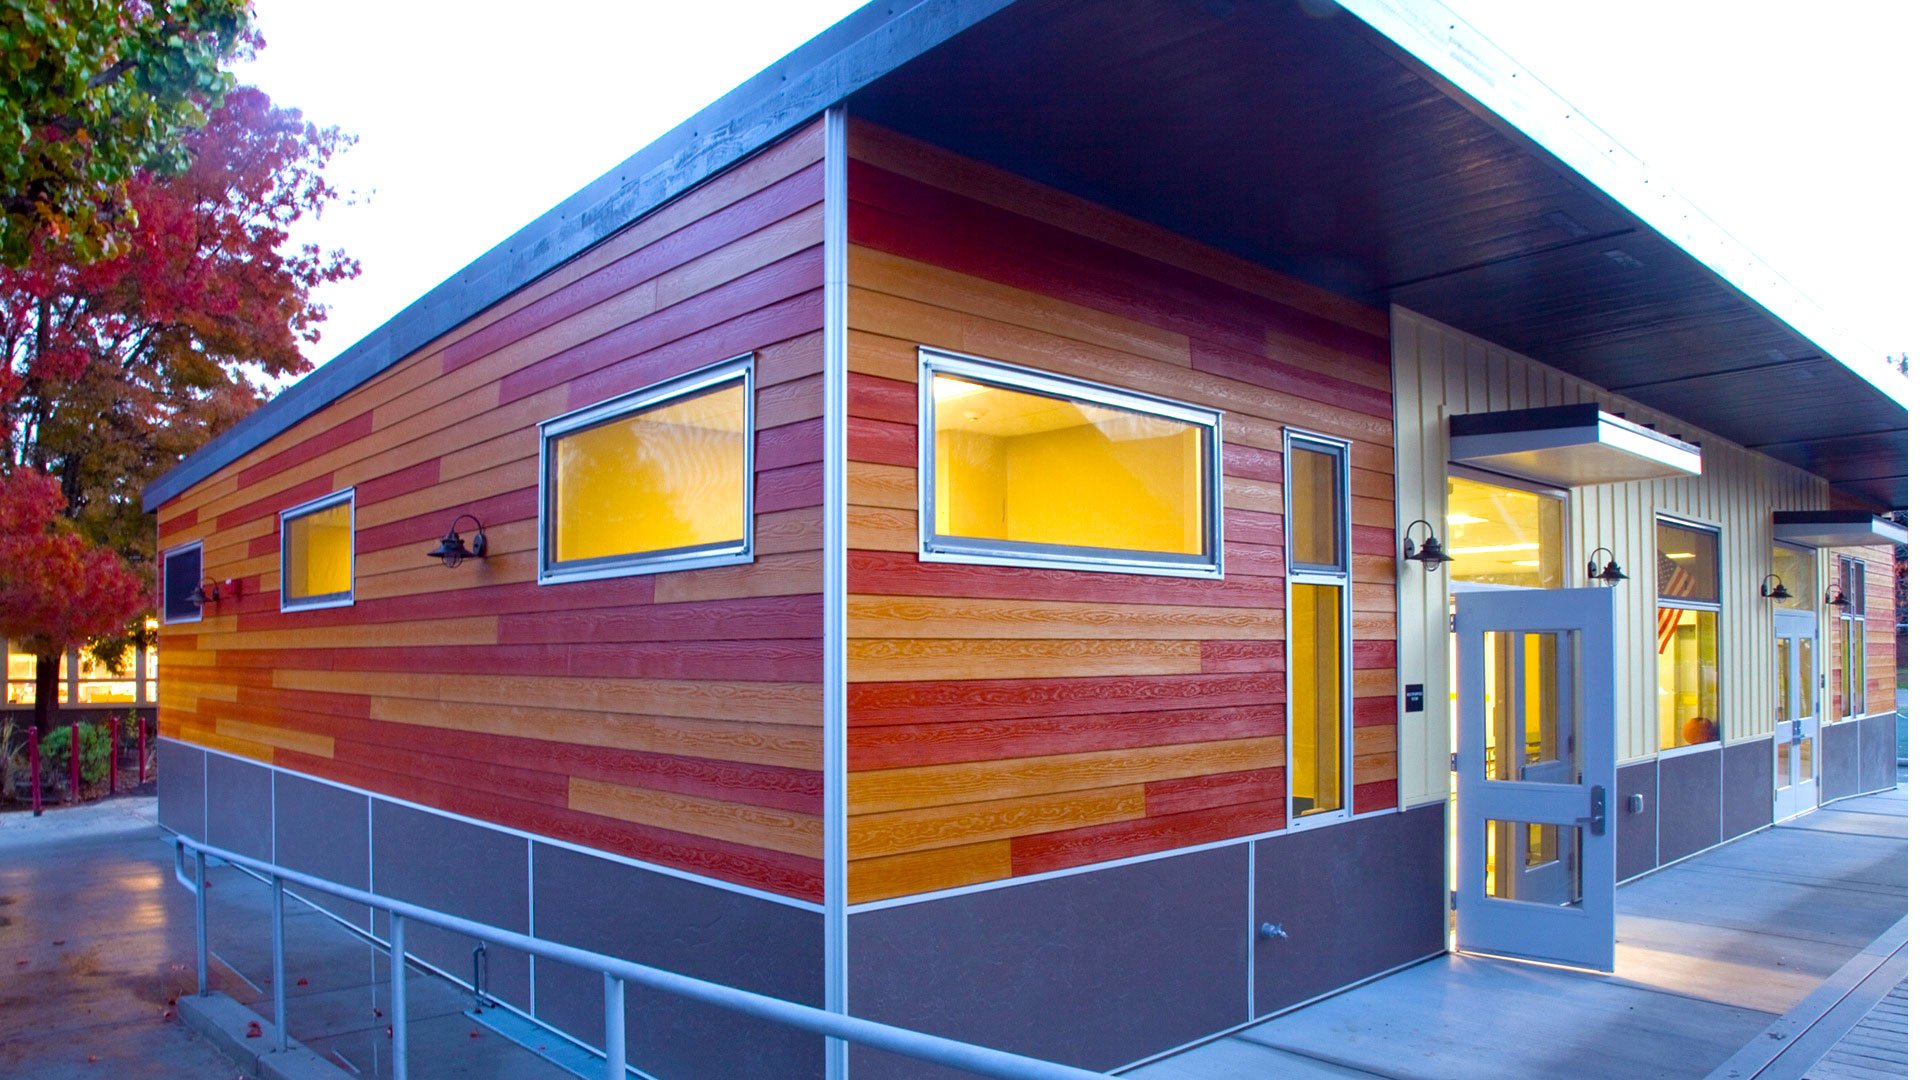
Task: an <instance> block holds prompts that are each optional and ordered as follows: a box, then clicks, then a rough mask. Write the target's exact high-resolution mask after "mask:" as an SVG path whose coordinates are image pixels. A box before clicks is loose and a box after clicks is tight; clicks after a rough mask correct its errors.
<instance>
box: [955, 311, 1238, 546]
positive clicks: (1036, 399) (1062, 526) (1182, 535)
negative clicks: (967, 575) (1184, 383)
mask: <svg viewBox="0 0 1920 1080" xmlns="http://www.w3.org/2000/svg"><path fill="white" fill-rule="evenodd" d="M920 356H921V381H920V390H921V421H920V422H921V445H920V451H921V453H920V456H921V469H920V502H921V527H920V541H921V546H920V554H921V557H922V558H923V559H926V560H929V561H934V562H984V563H994V564H999V565H1025V566H1043V567H1066V568H1073V569H1085V570H1115V571H1129V572H1135V573H1161V574H1180V575H1187V576H1193V577H1218V576H1219V575H1220V573H1221V538H1220V534H1221V524H1220V518H1221V509H1220V505H1221V504H1220V486H1221V481H1220V446H1219V431H1220V428H1219V425H1220V414H1219V413H1216V412H1213V411H1211V410H1208V409H1196V408H1193V407H1191V406H1186V405H1181V404H1178V403H1176V402H1171V401H1163V400H1161V399H1158V398H1151V397H1148V396H1146V395H1144V394H1136V393H1132V392H1130V391H1126V390H1121V389H1118V388H1116V387H1110V386H1098V385H1095V384H1092V383H1085V382H1081V381H1079V380H1076V379H1066V378H1062V377H1059V376H1055V375H1048V374H1046V373H1044V372H1038V371H1031V370H1028V369H1025V368H1016V367H1012V366H1010V365H1004V364H996V363H992V362H989V361H985V360H974V359H971V358H968V357H960V356H953V355H950V354H947V353H942V352H938V351H935V350H932V349H923V350H921V354H920Z"/></svg>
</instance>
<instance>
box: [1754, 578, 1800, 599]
mask: <svg viewBox="0 0 1920 1080" xmlns="http://www.w3.org/2000/svg"><path fill="white" fill-rule="evenodd" d="M1769 581H1771V582H1773V588H1771V589H1769V588H1767V582H1769ZM1760 599H1762V600H1791V599H1793V594H1792V593H1790V592H1788V591H1787V583H1786V582H1784V581H1782V580H1780V575H1779V574H1768V575H1767V576H1766V577H1763V578H1761V579H1760Z"/></svg>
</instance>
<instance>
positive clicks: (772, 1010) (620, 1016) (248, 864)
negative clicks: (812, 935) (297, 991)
mask: <svg viewBox="0 0 1920 1080" xmlns="http://www.w3.org/2000/svg"><path fill="white" fill-rule="evenodd" d="M168 839H169V841H170V842H172V843H173V844H174V845H175V850H174V857H175V863H176V874H178V864H179V863H180V862H181V861H182V860H183V858H184V855H185V852H186V851H188V850H191V851H192V852H193V877H192V879H191V880H190V881H189V885H190V886H191V887H192V888H193V895H194V901H193V932H194V952H195V954H196V956H195V959H196V961H197V963H198V968H197V970H198V976H199V984H198V987H199V989H198V992H199V994H200V995H201V996H202V997H204V996H206V993H207V894H206V882H207V857H208V856H209V855H211V856H213V857H214V858H216V859H219V860H220V861H222V862H226V863H231V864H232V865H234V866H238V867H241V868H243V869H247V870H251V871H253V872H254V873H257V874H261V875H263V876H265V877H266V878H267V879H268V881H269V883H270V884H271V885H272V887H273V1014H274V1015H273V1023H274V1044H275V1048H276V1049H280V1050H285V1049H286V1046H287V1041H286V1040H287V1022H286V1021H287V999H286V990H285V984H286V980H285V979H284V977H283V976H284V975H285V967H286V955H285V931H284V929H283V925H284V920H285V914H284V910H285V909H284V904H285V900H284V896H285V892H286V887H287V886H288V885H300V886H303V887H305V888H309V889H315V890H317V891H319V892H323V893H327V894H329V895H331V896H337V897H339V898H341V899H342V900H347V901H350V902H352V903H355V904H364V905H366V906H368V907H373V908H379V909H380V910H382V911H385V912H387V913H388V915H389V916H391V921H390V926H391V929H390V931H389V933H388V951H389V953H390V955H391V957H392V959H391V960H390V962H389V963H388V965H387V967H388V975H389V978H390V980H391V988H390V993H391V995H392V1001H391V1002H390V1005H389V1009H390V1011H391V1014H392V1017H393V1075H394V1077H395V1078H396V1080H407V1011H406V1000H407V999H406V925H407V923H408V922H409V921H414V922H422V923H426V924H427V925H429V926H438V927H440V928H441V929H443V930H448V931H451V932H453V933H456V934H459V935H461V936H463V937H472V938H478V939H480V940H481V941H486V942H489V943H492V944H497V945H505V946H508V947H510V948H514V949H519V950H521V951H522V952H527V953H531V954H533V955H535V956H541V957H545V958H546V959H548V960H557V961H559V962H561V963H563V964H572V965H574V966H575V967H582V968H587V969H589V970H592V971H598V972H600V974H601V976H602V979H601V983H602V990H603V993H604V995H605V1005H606V1008H605V1020H606V1046H607V1053H606V1059H607V1067H606V1075H607V1077H608V1080H622V1078H624V1077H625V1076H626V1075H627V1066H626V1031H627V1029H626V984H627V983H630V982H631V983H638V984H640V985H641V986H645V987H647V988H649V989H653V990H659V991H663V992H665V993H669V994H673V995H675V996H677V997H683V998H687V999H690V1000H693V1001H698V1002H702V1003H704V1004H707V1005H714V1006H718V1007H719V1008H722V1009H727V1010H730V1011H732V1012H736V1013H741V1014H744V1015H746V1016H753V1017H758V1018H759V1019H762V1020H770V1021H772V1022H774V1023H776V1024H782V1025H785V1026H787V1027H792V1028H799V1029H801V1030H803V1031H809V1032H812V1033H813V1034H815V1035H820V1036H823V1037H825V1038H832V1039H842V1040H845V1041H847V1042H854V1043H860V1044H861V1045H863V1046H871V1047H873V1048H874V1049H876V1050H885V1051H887V1052H888V1053H892V1054H901V1055H903V1056H906V1057H910V1058H915V1059H918V1060H920V1061H926V1062H931V1063H933V1064H936V1065H944V1066H947V1067H948V1068H953V1069H960V1070H962V1071H964V1072H970V1073H973V1074H974V1075H976V1076H989V1077H995V1078H997V1080H1108V1078H1107V1077H1106V1076H1105V1074H1103V1073H1097V1072H1092V1071H1090V1070H1087V1069H1081V1068H1076V1067H1074V1066H1071V1065H1061V1064H1058V1063H1056V1062H1051V1061H1042V1060H1040V1059H1039V1058H1030V1057H1025V1056H1023V1055H1020V1054H1014V1053H1009V1052H1007V1051H1005V1050H995V1049H992V1048H991V1047H985V1046H977V1045H975V1044H973V1043H965V1042H960V1041H959V1040H957V1039H948V1038H945V1037H943V1036H939V1035H929V1034H927V1033H926V1032H922V1031H911V1030H908V1029H906V1028H899V1027H894V1026H893V1025H891V1024H883V1023H880V1022H879V1021H876V1020H863V1019H861V1018H860V1017H857V1016H848V1015H846V1014H845V1013H835V1012H828V1011H827V1010H825V1009H819V1008H815V1007H814V1006H811V1005H801V1004H799V1003H797V1002H792V1001H786V1000H784V999H781V998H776V997H769V996H767V995H765V994H756V993H754V992H753V991H751V990H741V989H739V988H737V987H732V986H726V985H723V984H721V983H714V982H707V981H706V980H704V979H696V978H694V977H692V976H690V975H681V974H678V973H677V972H672V971H664V970H661V969H660V968H655V967H648V966H647V965H645V964H636V963H634V962H633V961H631V960H622V959H620V958H619V957H614V956H607V955H605V954H604V953H597V952H593V951H591V950H588V949H581V948H577V947H575V946H572V945H562V944H560V943H559V942H556V941H549V940H547V939H545V938H537V937H533V936H532V935H529V934H522V933H519V932H518V931H514V930H507V929H503V928H501V927H498V926H491V925H489V924H487V923H482V922H475V921H473V920H472V919H462V918H460V917H459V916H457V915H448V914H446V913H445V912H440V911H434V910H432V909H430V908H424V907H421V906H419V905H418V904H410V903H408V902H406V901H405V900H396V899H394V898H393V897H390V896H382V895H380V894H378V893H372V892H367V891H365V890H363V889H355V888H351V887H349V886H346V885H341V884H338V883H337V882H332V881H327V880H325V879H323V878H317V877H314V876H313V875H311V874H303V873H301V872H299V871H297V870H289V869H287V868H285V867H282V866H276V865H274V864H273V863H269V862H264V861H262V860H259V859H255V858H251V857H249V856H246V855H241V854H239V853H238V852H233V851H228V850H226V849H224V848H217V847H214V846H212V845H211V844H203V843H201V842H200V841H198V840H194V839H191V838H189V837H185V836H180V835H177V834H176V835H174V836H171V837H169V838H168ZM183 880H187V879H185V878H183Z"/></svg>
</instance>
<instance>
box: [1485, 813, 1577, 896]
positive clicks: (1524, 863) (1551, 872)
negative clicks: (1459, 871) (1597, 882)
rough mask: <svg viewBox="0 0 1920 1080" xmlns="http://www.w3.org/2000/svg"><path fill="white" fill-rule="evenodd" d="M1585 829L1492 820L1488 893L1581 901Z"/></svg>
mask: <svg viewBox="0 0 1920 1080" xmlns="http://www.w3.org/2000/svg"><path fill="white" fill-rule="evenodd" d="M1580 834H1581V830H1580V829H1579V828H1578V827H1577V826H1573V825H1542V824H1539V823H1536V822H1523V821H1489V822H1487V895H1488V896H1490V897H1493V898H1495V899H1498V900H1517V901H1521V902H1523V903H1528V904H1545V905H1548V906H1550V907H1577V906H1579V904H1580Z"/></svg>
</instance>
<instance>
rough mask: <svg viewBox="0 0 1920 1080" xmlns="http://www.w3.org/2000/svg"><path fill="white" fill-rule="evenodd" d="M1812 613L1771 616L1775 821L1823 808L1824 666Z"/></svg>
mask: <svg viewBox="0 0 1920 1080" xmlns="http://www.w3.org/2000/svg"><path fill="white" fill-rule="evenodd" d="M1815 625H1816V623H1815V620H1814V617H1813V613H1812V612H1810V611H1777V612H1775V613H1774V615H1773V666H1774V671H1775V679H1774V701H1773V820H1775V821H1785V820H1786V819H1788V818H1790V817H1793V816H1795V815H1798V814H1804V813H1806V812H1807V811H1809V810H1811V809H1813V808H1814V807H1816V806H1818V805H1820V791H1819V786H1818V783H1817V782H1816V779H1815V776H1814V762H1816V761H1818V760H1820V754H1819V747H1818V746H1817V745H1816V743H1817V741H1818V740H1819V737H1820V724H1819V721H1818V720H1817V719H1816V718H1815V714H1814V703H1815V702H1817V701H1818V700H1819V693H1818V692H1817V691H1818V689H1819V688H1818V685H1817V682H1818V678H1819V674H1818V673H1819V670H1820V665H1819V663H1818V662H1817V661H1816V659H1815V652H1814V641H1813V638H1814V627H1815Z"/></svg>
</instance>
